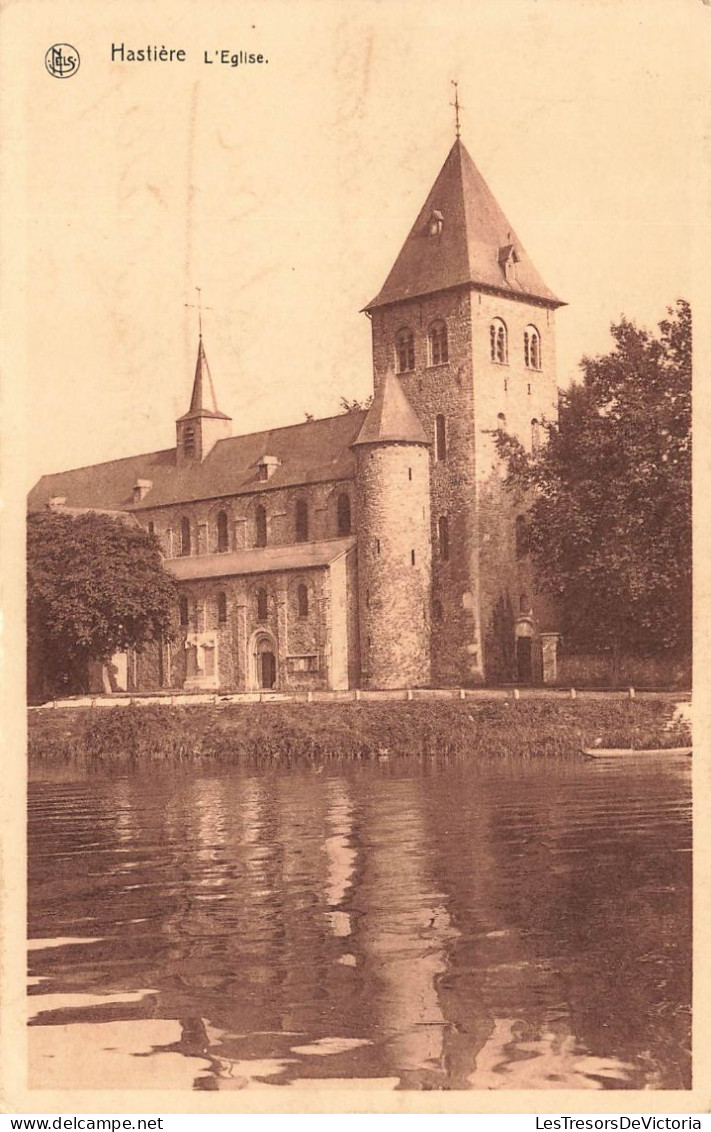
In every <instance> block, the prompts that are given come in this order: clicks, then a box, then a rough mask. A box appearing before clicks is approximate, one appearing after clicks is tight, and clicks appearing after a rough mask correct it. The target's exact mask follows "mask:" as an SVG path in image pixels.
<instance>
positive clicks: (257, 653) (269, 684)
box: [252, 633, 277, 691]
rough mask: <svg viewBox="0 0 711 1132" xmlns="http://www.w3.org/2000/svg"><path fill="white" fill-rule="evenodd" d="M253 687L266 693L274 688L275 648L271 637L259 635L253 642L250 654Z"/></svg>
mask: <svg viewBox="0 0 711 1132" xmlns="http://www.w3.org/2000/svg"><path fill="white" fill-rule="evenodd" d="M252 672H253V686H254V687H256V688H260V689H264V690H265V691H268V690H269V689H271V688H276V684H277V660H276V646H275V644H274V640H273V639H272V637H271V636H269V635H267V634H266V633H261V634H260V635H259V636H258V637H257V639H256V640H255V642H254V651H253V654H252Z"/></svg>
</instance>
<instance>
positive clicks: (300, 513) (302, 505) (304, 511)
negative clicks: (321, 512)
mask: <svg viewBox="0 0 711 1132" xmlns="http://www.w3.org/2000/svg"><path fill="white" fill-rule="evenodd" d="M308 540H309V505H308V503H307V502H306V500H305V499H297V501H296V541H297V542H308Z"/></svg>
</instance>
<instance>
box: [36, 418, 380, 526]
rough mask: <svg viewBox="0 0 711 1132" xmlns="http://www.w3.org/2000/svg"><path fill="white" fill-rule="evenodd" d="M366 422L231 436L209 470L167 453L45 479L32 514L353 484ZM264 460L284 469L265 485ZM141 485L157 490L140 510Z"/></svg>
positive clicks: (209, 461)
mask: <svg viewBox="0 0 711 1132" xmlns="http://www.w3.org/2000/svg"><path fill="white" fill-rule="evenodd" d="M364 417H365V412H363V411H359V412H353V413H343V414H341V415H340V416H337V417H326V418H324V419H322V420H316V421H305V422H304V423H303V424H297V425H290V426H288V427H286V428H274V429H269V430H267V431H265V432H254V433H250V434H249V435H247V436H233V437H229V438H228V439H225V440H219V441H218V442H217V444H215V447H214V448H213V449H212V451H211V452H210V453H209V455H208V456H207V457H206V458H205V460H204V461H203V462H202V464H188V465H186V466H184V467H180V468H179V467H177V464H176V453H175V449H174V448H168V449H165V450H163V451H162V452H146V453H144V454H143V455H140V456H129V457H127V458H126V459H123V460H111V461H109V462H108V463H105V464H92V465H90V466H89V467H86V468H75V469H74V470H73V471H68V472H58V473H56V474H54V475H48V476H42V479H41V480H40V481H39V482H38V483H37V484H36V486H35V487H34V488H33V489H32V491H31V492H30V496H29V500H28V503H29V508H30V510H31V511H36V510H39V509H40V508H42V507H45V506H46V505H47V503H48V502H49V500H50V499H51V498H52V497H56V496H65V498H66V506H68V507H89V508H102V509H104V508H108V509H118V510H126V511H143V510H150V509H151V508H153V507H162V506H168V505H170V504H179V503H189V502H192V501H195V500H198V499H216V498H221V497H223V496H229V495H246V494H252V493H254V492H259V491H270V490H272V489H274V488H279V487H291V486H296V485H299V484H310V483H325V482H328V481H330V480H349V479H353V478H354V476H355V453H354V452H353V451H352V450H351V447H350V446H351V444H352V443H353V441H354V440H355V439H356V437H357V435H358V433H359V432H360V429H361V425H362V423H363V419H364ZM265 454H269V455H270V456H276V457H277V458H278V459H279V461H280V465H279V467H277V468H276V470H275V471H274V472H273V474H272V475H271V476H270V478H269V480H267V481H261V480H259V479H257V475H258V470H257V465H258V463H259V461H260V459H261V458H262V456H264V455H265ZM137 479H145V480H152V483H153V486H152V487H151V489H150V490H149V491H148V492H147V493H146V495H145V496H144V498H143V499H142V500H141V502H140V503H135V504H134V503H133V487H134V485H135V483H136V480H137Z"/></svg>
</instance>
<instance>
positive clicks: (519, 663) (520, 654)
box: [516, 637, 533, 684]
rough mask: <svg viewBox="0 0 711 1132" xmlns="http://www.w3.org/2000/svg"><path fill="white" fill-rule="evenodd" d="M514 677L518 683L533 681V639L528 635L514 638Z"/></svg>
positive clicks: (530, 682)
mask: <svg viewBox="0 0 711 1132" xmlns="http://www.w3.org/2000/svg"><path fill="white" fill-rule="evenodd" d="M516 679H517V680H518V683H519V684H532V683H533V641H532V640H531V638H530V637H517V638H516Z"/></svg>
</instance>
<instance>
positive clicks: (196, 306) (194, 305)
mask: <svg viewBox="0 0 711 1132" xmlns="http://www.w3.org/2000/svg"><path fill="white" fill-rule="evenodd" d="M195 290H196V291H197V302H196V303H185V304H184V306H186V307H188V308H189V309H190V310H196V311H197V312H198V334H199V336H200V338H202V312H203V310H206V311H211V310H214V309H215V308H214V307H203V305H202V287H196V288H195Z"/></svg>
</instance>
